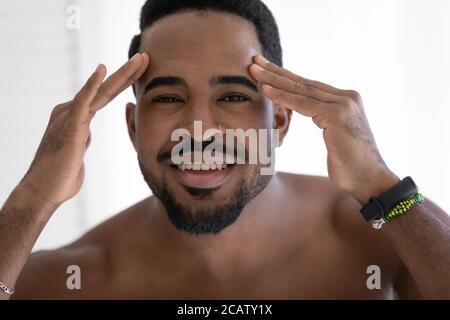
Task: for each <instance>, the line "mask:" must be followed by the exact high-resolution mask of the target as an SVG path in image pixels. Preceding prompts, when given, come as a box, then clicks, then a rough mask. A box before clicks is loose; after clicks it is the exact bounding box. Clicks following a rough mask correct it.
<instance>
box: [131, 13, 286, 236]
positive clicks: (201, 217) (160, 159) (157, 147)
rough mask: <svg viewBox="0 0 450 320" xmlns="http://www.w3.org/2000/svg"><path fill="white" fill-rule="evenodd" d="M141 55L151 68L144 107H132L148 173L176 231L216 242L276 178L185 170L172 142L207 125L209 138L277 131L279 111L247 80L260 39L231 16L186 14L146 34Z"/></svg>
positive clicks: (241, 169) (141, 91) (247, 170)
mask: <svg viewBox="0 0 450 320" xmlns="http://www.w3.org/2000/svg"><path fill="white" fill-rule="evenodd" d="M140 51H141V52H147V53H148V54H149V56H150V66H149V69H148V70H147V72H146V73H145V74H144V76H143V78H142V79H141V80H140V81H139V82H138V84H137V86H136V88H137V101H138V103H137V106H136V107H134V106H132V105H129V106H128V108H127V121H128V127H129V131H130V136H131V139H132V140H133V144H134V146H135V149H136V151H137V153H138V158H139V164H140V168H141V171H142V173H143V175H144V178H145V179H146V181H147V183H148V184H149V186H150V188H151V189H152V191H153V193H154V194H155V195H156V196H157V197H158V198H159V199H160V200H161V201H162V202H163V204H164V205H165V207H166V209H167V212H168V214H169V217H170V219H171V221H172V222H173V223H174V224H175V226H176V227H177V228H179V229H181V230H184V231H187V232H190V233H193V234H207V233H215V234H216V233H218V232H220V231H221V230H223V229H224V228H226V227H227V226H229V225H230V224H232V223H233V222H234V221H235V220H236V219H237V218H238V216H239V214H240V213H241V211H242V209H243V208H244V207H245V205H246V204H247V203H248V202H249V201H250V200H251V199H252V198H253V197H255V196H256V195H257V194H258V193H259V192H260V191H261V190H263V189H264V188H265V187H266V186H267V184H268V182H269V181H270V177H268V176H261V174H260V166H259V165H251V164H244V165H228V166H227V168H225V169H222V170H220V169H219V166H216V167H214V165H211V164H210V163H209V165H210V166H209V170H186V167H184V168H181V169H184V170H180V168H179V167H177V166H174V165H173V162H172V161H171V158H170V153H171V151H172V149H173V147H174V146H175V145H176V144H177V143H178V142H173V141H171V135H172V133H173V132H174V131H175V130H177V129H187V130H188V131H189V132H190V133H191V135H192V137H194V121H201V122H202V127H203V128H202V129H203V132H204V131H206V130H208V129H221V130H223V131H224V130H226V129H244V130H247V129H249V128H252V129H268V130H270V129H273V128H275V127H277V123H276V122H277V121H276V116H275V112H274V107H273V105H272V103H270V102H269V101H268V100H267V99H265V98H264V97H263V95H262V94H261V92H260V88H259V86H258V84H257V82H256V81H255V80H254V79H253V78H252V77H251V76H250V74H249V72H248V69H249V66H250V65H251V63H252V61H253V57H254V56H255V55H256V54H261V53H262V50H261V45H260V43H259V41H258V39H257V35H256V31H255V30H254V27H253V25H252V24H251V23H249V22H247V21H246V20H244V19H241V18H239V17H235V16H232V15H228V14H224V13H216V12H207V13H200V12H186V13H179V14H175V15H172V16H169V17H166V18H163V19H162V20H160V21H158V22H157V23H156V24H155V25H153V26H152V27H150V28H149V29H147V30H146V31H145V32H144V33H143V35H142V41H141V48H140ZM223 133H225V132H223ZM229 142H230V141H226V140H224V143H229ZM246 149H247V151H248V146H246ZM187 168H189V167H187ZM214 168H215V169H214ZM203 169H204V168H203Z"/></svg>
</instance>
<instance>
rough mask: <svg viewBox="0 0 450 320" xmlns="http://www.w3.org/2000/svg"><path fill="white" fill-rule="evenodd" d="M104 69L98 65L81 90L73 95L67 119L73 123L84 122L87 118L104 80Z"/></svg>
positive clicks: (101, 65)
mask: <svg viewBox="0 0 450 320" xmlns="http://www.w3.org/2000/svg"><path fill="white" fill-rule="evenodd" d="M105 76H106V67H105V66H104V65H103V64H100V65H98V67H97V69H95V72H94V73H93V74H92V75H91V76H90V77H89V79H88V80H87V82H86V83H85V84H84V86H83V87H82V88H81V90H80V91H79V92H78V93H77V94H76V95H75V97H74V99H73V100H72V103H71V104H70V112H69V119H71V121H74V122H79V121H85V120H86V119H87V118H88V116H89V107H90V105H91V103H92V101H93V100H94V98H95V96H96V95H97V92H98V90H99V88H100V86H101V84H102V82H103V80H104V79H105Z"/></svg>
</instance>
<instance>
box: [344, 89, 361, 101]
mask: <svg viewBox="0 0 450 320" xmlns="http://www.w3.org/2000/svg"><path fill="white" fill-rule="evenodd" d="M346 95H347V96H348V97H349V98H350V99H352V100H353V101H355V102H360V101H361V100H362V98H361V95H360V94H359V92H358V91H355V90H347V91H346Z"/></svg>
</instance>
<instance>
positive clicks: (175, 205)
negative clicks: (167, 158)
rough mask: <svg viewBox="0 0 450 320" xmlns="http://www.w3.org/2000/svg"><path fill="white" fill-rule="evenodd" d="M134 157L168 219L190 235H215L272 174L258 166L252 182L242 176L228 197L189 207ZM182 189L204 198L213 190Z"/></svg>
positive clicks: (234, 216) (235, 215)
mask: <svg viewBox="0 0 450 320" xmlns="http://www.w3.org/2000/svg"><path fill="white" fill-rule="evenodd" d="M138 161H139V167H140V169H141V172H142V175H143V176H144V180H145V182H147V185H148V186H149V187H150V189H151V190H152V192H153V194H154V195H155V196H156V197H158V199H159V200H161V202H162V203H163V205H164V207H165V209H166V212H167V215H168V216H169V220H170V221H171V222H172V224H173V225H174V226H175V227H176V228H177V229H178V230H180V231H184V232H187V233H189V234H191V235H208V234H214V235H217V234H219V233H220V232H221V231H222V230H224V229H226V228H227V227H229V226H230V225H232V224H233V223H234V222H236V220H237V219H238V218H239V216H240V215H241V213H242V210H243V209H244V208H245V206H246V205H247V204H248V203H249V202H250V201H251V200H252V199H253V198H255V197H256V196H257V195H258V194H259V193H261V191H263V190H264V189H265V188H266V187H267V185H268V184H269V182H270V180H271V178H272V176H262V175H260V174H259V172H260V170H259V169H258V170H257V172H255V174H254V175H253V177H252V179H250V181H255V180H256V181H255V182H253V185H252V183H250V182H246V181H245V178H242V179H241V181H240V182H239V187H238V188H237V189H236V191H235V192H234V193H233V195H232V196H231V197H230V200H229V201H228V203H226V204H222V205H215V206H214V205H210V206H205V207H202V208H195V209H192V208H188V207H186V206H183V204H181V203H179V202H178V201H176V200H175V199H174V197H173V196H172V194H171V193H170V192H169V190H167V187H166V185H165V184H163V185H158V184H157V182H156V179H155V178H154V176H153V175H152V174H151V172H150V170H147V169H146V168H145V166H144V164H143V163H142V162H141V160H140V159H139V157H138ZM185 189H186V191H187V192H188V193H189V194H191V195H192V196H193V197H196V198H197V199H199V198H201V199H204V198H207V197H208V196H210V195H211V194H213V193H214V192H215V191H216V190H214V189H211V190H201V189H193V188H185Z"/></svg>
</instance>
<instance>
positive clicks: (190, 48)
mask: <svg viewBox="0 0 450 320" xmlns="http://www.w3.org/2000/svg"><path fill="white" fill-rule="evenodd" d="M140 51H141V52H147V53H149V55H150V69H149V71H148V73H151V74H167V73H168V72H173V73H174V72H180V73H186V72H188V73H189V72H191V73H195V74H197V75H198V76H200V75H202V74H206V73H207V74H212V73H229V72H239V71H240V72H241V73H242V71H243V70H246V69H247V68H248V66H249V65H250V64H251V63H252V58H253V57H254V56H255V55H256V54H258V53H262V50H261V45H260V43H259V41H258V38H257V33H256V30H255V27H254V25H253V24H252V23H251V22H249V21H247V20H245V19H243V18H240V17H238V16H235V15H231V14H227V13H222V12H214V11H208V12H199V11H192V12H183V13H177V14H174V15H171V16H168V17H165V18H163V19H161V20H159V21H158V22H156V23H155V24H154V25H153V26H152V27H150V28H148V29H147V30H145V32H144V33H143V35H142V40H141V47H140Z"/></svg>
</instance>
